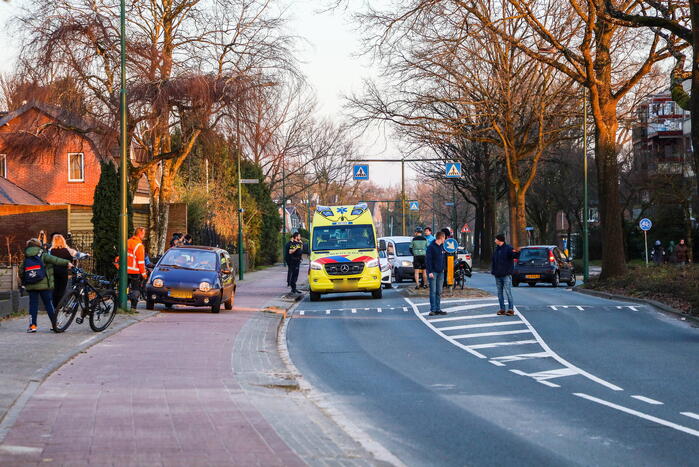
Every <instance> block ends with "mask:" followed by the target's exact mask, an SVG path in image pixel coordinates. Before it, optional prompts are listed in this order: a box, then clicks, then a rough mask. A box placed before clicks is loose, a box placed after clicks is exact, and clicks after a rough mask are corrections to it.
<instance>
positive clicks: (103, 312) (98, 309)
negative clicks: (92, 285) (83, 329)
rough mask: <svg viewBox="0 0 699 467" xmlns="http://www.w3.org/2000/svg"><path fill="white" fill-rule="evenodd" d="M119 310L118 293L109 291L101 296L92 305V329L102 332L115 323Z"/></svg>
mask: <svg viewBox="0 0 699 467" xmlns="http://www.w3.org/2000/svg"><path fill="white" fill-rule="evenodd" d="M116 310H117V297H116V293H115V292H112V291H109V292H104V293H103V294H100V295H99V296H98V297H96V298H95V299H94V300H93V301H92V302H91V303H90V327H91V328H92V330H93V331H95V332H102V331H104V330H105V329H107V327H109V325H110V324H112V321H114V316H116Z"/></svg>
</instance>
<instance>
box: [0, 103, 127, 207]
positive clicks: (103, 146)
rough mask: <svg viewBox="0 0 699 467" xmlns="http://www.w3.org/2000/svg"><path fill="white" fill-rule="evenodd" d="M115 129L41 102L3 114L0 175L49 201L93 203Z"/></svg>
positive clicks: (111, 158)
mask: <svg viewBox="0 0 699 467" xmlns="http://www.w3.org/2000/svg"><path fill="white" fill-rule="evenodd" d="M116 141H117V140H116V134H115V133H114V132H112V131H110V130H108V129H106V128H104V127H100V126H98V125H95V124H90V123H89V122H87V121H86V120H84V119H82V118H80V117H77V116H75V115H74V114H71V113H70V112H66V111H64V110H61V109H58V108H55V107H52V106H49V105H46V104H40V103H36V102H32V103H28V104H25V105H24V106H22V107H20V108H19V109H17V110H15V111H13V112H9V113H7V114H6V115H5V116H4V117H2V118H0V176H2V177H4V178H6V179H7V180H9V181H10V182H12V183H14V184H15V185H17V186H19V187H20V188H22V189H24V190H26V191H28V192H30V193H32V194H33V195H35V196H37V197H38V198H40V199H43V200H45V201H46V202H48V203H49V204H70V205H79V206H91V205H92V201H93V194H94V191H95V186H97V182H98V181H99V177H100V161H107V160H112V161H113V160H114V159H113V157H112V155H111V154H110V153H109V149H108V148H110V147H111V148H114V147H116Z"/></svg>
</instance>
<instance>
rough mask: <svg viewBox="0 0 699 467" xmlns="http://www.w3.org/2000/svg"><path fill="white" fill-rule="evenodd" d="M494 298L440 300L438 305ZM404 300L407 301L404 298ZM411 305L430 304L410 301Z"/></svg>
mask: <svg viewBox="0 0 699 467" xmlns="http://www.w3.org/2000/svg"><path fill="white" fill-rule="evenodd" d="M493 298H494V297H492V298H491V297H480V298H458V299H454V300H441V301H440V303H463V302H482V301H483V300H492V299H493ZM406 300H409V299H407V298H406ZM410 304H411V305H414V306H426V305H429V304H430V302H422V303H413V302H412V300H411V301H410Z"/></svg>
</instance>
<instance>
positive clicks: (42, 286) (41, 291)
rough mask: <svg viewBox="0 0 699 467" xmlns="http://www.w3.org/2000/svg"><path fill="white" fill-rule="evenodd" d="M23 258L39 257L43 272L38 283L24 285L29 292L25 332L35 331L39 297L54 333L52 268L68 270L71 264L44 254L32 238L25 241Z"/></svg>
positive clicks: (41, 246)
mask: <svg viewBox="0 0 699 467" xmlns="http://www.w3.org/2000/svg"><path fill="white" fill-rule="evenodd" d="M24 256H25V258H30V257H36V256H39V257H40V258H41V262H42V263H43V265H44V270H45V276H44V278H43V279H41V280H40V281H39V282H37V283H34V284H25V285H24V288H25V289H26V290H27V292H29V315H30V316H31V321H30V322H29V328H28V329H27V332H36V331H37V326H36V318H37V314H38V312H39V298H40V297H41V301H42V302H44V308H46V313H48V315H49V319H50V320H51V329H52V330H53V331H56V313H55V312H54V308H53V302H52V301H51V299H52V298H53V287H54V276H53V268H54V266H67V267H68V268H72V267H73V264H72V263H71V262H70V261H68V260H65V259H62V258H57V257H55V256H52V255H50V254H48V253H46V252H45V251H44V249H43V245H42V243H41V241H39V239H38V238H32V239H30V240H29V241H27V248H26V250H24Z"/></svg>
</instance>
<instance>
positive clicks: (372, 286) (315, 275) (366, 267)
mask: <svg viewBox="0 0 699 467" xmlns="http://www.w3.org/2000/svg"><path fill="white" fill-rule="evenodd" d="M309 246H310V248H309V253H310V259H311V263H310V266H309V269H308V285H309V287H310V290H311V294H310V295H311V301H318V300H320V296H321V294H324V293H326V294H327V293H338V292H371V296H372V297H373V298H381V267H380V264H379V249H380V248H381V249H383V250H385V242H380V244H379V245H377V239H376V230H375V229H374V221H373V219H372V217H371V212H370V211H369V208H368V206H367V205H366V203H359V204H356V205H354V206H318V207H316V211H315V213H314V215H313V224H312V230H311V239H310V245H309Z"/></svg>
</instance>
